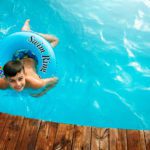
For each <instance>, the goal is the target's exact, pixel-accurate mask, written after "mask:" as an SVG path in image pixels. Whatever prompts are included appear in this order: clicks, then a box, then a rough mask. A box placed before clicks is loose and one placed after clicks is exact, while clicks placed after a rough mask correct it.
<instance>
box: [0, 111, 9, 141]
mask: <svg viewBox="0 0 150 150" xmlns="http://www.w3.org/2000/svg"><path fill="white" fill-rule="evenodd" d="M8 116H9V115H8V114H3V113H0V138H1V135H2V132H3V129H4V127H5V124H6V121H7V118H8Z"/></svg>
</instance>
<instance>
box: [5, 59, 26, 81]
mask: <svg viewBox="0 0 150 150" xmlns="http://www.w3.org/2000/svg"><path fill="white" fill-rule="evenodd" d="M21 70H24V66H23V63H22V62H21V61H20V60H15V61H9V62H7V63H6V64H5V65H4V67H3V71H4V75H5V77H6V78H7V77H13V76H15V75H16V74H17V73H19V72H21Z"/></svg>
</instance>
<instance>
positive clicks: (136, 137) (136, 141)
mask: <svg viewBox="0 0 150 150" xmlns="http://www.w3.org/2000/svg"><path fill="white" fill-rule="evenodd" d="M127 147H128V150H140V132H139V131H138V130H127Z"/></svg>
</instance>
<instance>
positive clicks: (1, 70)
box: [0, 66, 4, 78]
mask: <svg viewBox="0 0 150 150" xmlns="http://www.w3.org/2000/svg"><path fill="white" fill-rule="evenodd" d="M2 77H4V71H3V68H2V67H1V66H0V78H2Z"/></svg>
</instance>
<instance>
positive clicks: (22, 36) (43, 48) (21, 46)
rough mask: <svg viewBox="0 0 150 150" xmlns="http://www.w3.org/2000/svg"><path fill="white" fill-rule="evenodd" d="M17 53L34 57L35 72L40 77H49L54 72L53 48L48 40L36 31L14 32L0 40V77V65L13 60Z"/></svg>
mask: <svg viewBox="0 0 150 150" xmlns="http://www.w3.org/2000/svg"><path fill="white" fill-rule="evenodd" d="M17 55H19V57H24V56H25V55H28V56H29V57H31V58H34V59H35V61H36V62H37V67H36V68H37V74H38V75H39V76H40V77H41V78H46V77H50V76H53V75H55V73H56V59H55V54H54V52H53V49H52V47H51V45H50V43H49V42H48V41H46V40H45V39H44V38H43V37H41V36H40V35H38V34H36V33H33V32H16V33H13V34H11V35H9V36H7V37H5V38H4V39H3V40H2V41H1V42H0V68H1V69H0V74H1V75H0V77H3V71H2V67H3V66H4V65H5V63H7V62H8V61H10V60H13V59H14V57H17ZM28 56H27V57H28ZM16 59H17V58H16Z"/></svg>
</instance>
